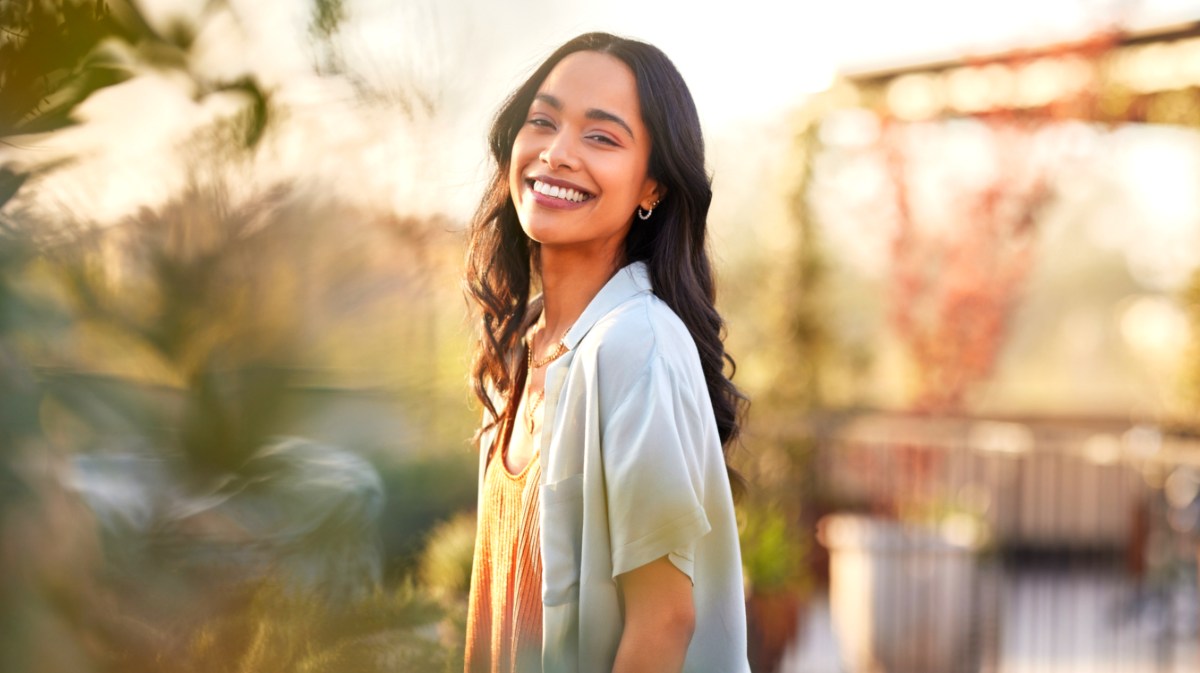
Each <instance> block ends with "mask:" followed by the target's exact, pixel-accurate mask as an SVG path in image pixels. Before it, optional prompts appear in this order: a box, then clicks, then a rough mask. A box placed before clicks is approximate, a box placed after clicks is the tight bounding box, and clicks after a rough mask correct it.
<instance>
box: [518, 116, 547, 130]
mask: <svg viewBox="0 0 1200 673" xmlns="http://www.w3.org/2000/svg"><path fill="white" fill-rule="evenodd" d="M525 123H526V124H529V125H530V126H540V127H541V128H554V124H551V123H550V120H549V119H543V118H542V117H534V118H533V119H530V120H529V121H527V122H525Z"/></svg>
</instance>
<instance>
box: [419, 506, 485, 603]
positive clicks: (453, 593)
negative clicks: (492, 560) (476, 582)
mask: <svg viewBox="0 0 1200 673" xmlns="http://www.w3.org/2000/svg"><path fill="white" fill-rule="evenodd" d="M475 519H476V514H475V513H474V512H460V513H458V514H456V515H454V517H453V518H451V519H449V520H448V521H444V522H442V523H440V524H438V525H437V527H435V528H434V529H433V530H432V531H430V533H429V536H428V538H427V539H426V541H425V549H424V551H422V552H421V561H420V565H419V567H418V570H417V577H419V578H420V579H421V584H422V585H423V586H425V587H427V588H428V589H429V590H430V591H431V592H433V594H434V595H435V596H440V597H443V598H446V599H450V600H455V601H465V600H466V597H467V591H468V590H469V589H470V588H471V563H472V559H473V557H474V554H475V523H476V522H475Z"/></svg>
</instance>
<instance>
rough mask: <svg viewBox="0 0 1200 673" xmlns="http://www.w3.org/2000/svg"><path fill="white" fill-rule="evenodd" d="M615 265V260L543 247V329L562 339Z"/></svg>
mask: <svg viewBox="0 0 1200 673" xmlns="http://www.w3.org/2000/svg"><path fill="white" fill-rule="evenodd" d="M593 259H594V258H593ZM618 268H620V267H619V266H618V264H617V262H616V261H615V260H612V261H606V262H605V263H597V262H595V261H593V260H592V259H589V260H583V259H579V258H577V257H575V256H572V255H561V254H555V253H554V252H552V251H549V250H545V249H543V251H542V255H541V277H542V302H543V304H542V318H541V321H542V324H543V328H542V332H543V333H544V334H545V335H546V336H548V337H550V339H551V340H552V341H559V340H561V339H562V337H563V335H565V334H566V332H567V330H569V329H571V325H574V324H575V321H576V320H577V319H578V318H579V316H580V314H582V313H583V310H584V309H586V308H587V305H588V304H589V303H590V302H591V301H592V298H593V297H595V296H596V294H597V293H599V292H600V289H601V288H603V287H604V284H605V283H607V282H608V281H609V279H611V278H612V277H613V275H614V274H616V272H617V269H618Z"/></svg>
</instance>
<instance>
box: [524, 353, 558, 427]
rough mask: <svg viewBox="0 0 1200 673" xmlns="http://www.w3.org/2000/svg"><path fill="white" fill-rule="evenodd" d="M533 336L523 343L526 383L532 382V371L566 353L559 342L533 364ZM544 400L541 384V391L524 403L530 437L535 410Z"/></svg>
mask: <svg viewBox="0 0 1200 673" xmlns="http://www.w3.org/2000/svg"><path fill="white" fill-rule="evenodd" d="M534 336H537V333H536V332H535V333H534V335H533V336H530V337H529V339H527V340H526V342H525V353H526V358H525V362H526V365H527V366H528V369H526V370H525V376H526V378H527V380H528V381H532V380H533V370H535V369H541V368H542V367H545V366H546V365H548V364H550V363H551V362H554V361H555V360H557V359H559V358H560V357H562V356H563V354H564V353H566V352H567V347H566V345H564V344H563V342H561V341H559V342H558V345H556V346H555V347H554V350H553V351H552V352H551V353H550V354H549V355H547V356H546V357H545V358H544V359H541V360H538V361H536V362H535V361H534V359H533V337H534ZM528 389H529V384H528V383H526V390H528ZM545 399H546V390H545V385H544V384H543V386H542V390H539V391H537V392H536V393H533V395H532V396H531V397H530V398H529V399H528V400H526V402H525V427H526V428H527V429H528V430H529V434H531V435H532V434H533V431H534V430H535V429H536V427H537V409H538V407H539V406H541V404H542V402H543V401H544V400H545Z"/></svg>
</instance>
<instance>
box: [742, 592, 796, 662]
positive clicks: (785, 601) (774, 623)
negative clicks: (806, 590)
mask: <svg viewBox="0 0 1200 673" xmlns="http://www.w3.org/2000/svg"><path fill="white" fill-rule="evenodd" d="M803 607H804V599H803V598H801V596H800V594H799V593H797V592H795V591H778V592H770V593H767V592H763V593H759V592H752V593H751V594H750V596H749V598H747V599H746V628H747V637H748V642H747V646H748V649H749V656H750V668H751V670H753V671H754V672H755V673H771V672H772V671H775V670H776V669H778V668H779V662H780V661H781V660H782V659H783V653H784V652H786V651H787V648H788V645H791V644H792V641H794V640H795V639H796V637H797V636H799V635H800V626H801V619H802V618H803V616H804V614H805V612H804V610H803Z"/></svg>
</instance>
